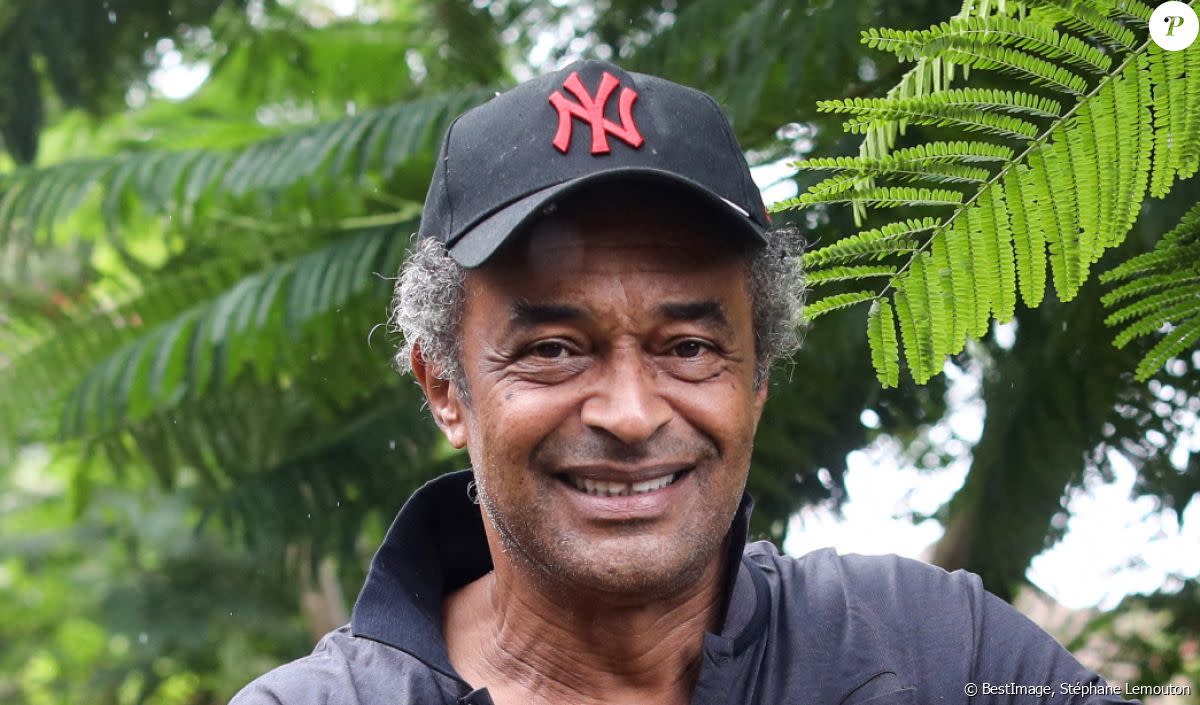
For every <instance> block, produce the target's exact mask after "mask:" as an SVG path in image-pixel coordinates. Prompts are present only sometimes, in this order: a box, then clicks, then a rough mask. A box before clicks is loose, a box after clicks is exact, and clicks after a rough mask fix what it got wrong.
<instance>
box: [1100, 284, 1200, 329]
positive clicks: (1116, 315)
mask: <svg viewBox="0 0 1200 705" xmlns="http://www.w3.org/2000/svg"><path fill="white" fill-rule="evenodd" d="M1196 298H1200V284H1190V285H1187V286H1177V287H1174V288H1172V289H1171V290H1170V291H1164V292H1162V293H1159V294H1154V295H1152V296H1147V297H1145V298H1143V299H1140V300H1138V301H1136V302H1134V303H1131V304H1129V305H1127V306H1124V307H1122V308H1119V309H1117V310H1116V311H1115V312H1113V313H1111V314H1109V315H1108V317H1107V318H1105V319H1104V323H1105V324H1106V325H1110V326H1115V325H1117V324H1120V323H1124V322H1125V321H1129V320H1131V319H1135V318H1143V317H1147V316H1149V317H1151V318H1154V319H1155V320H1159V321H1160V322H1167V321H1168V320H1169V317H1168V316H1165V314H1164V313H1163V312H1164V311H1166V310H1168V308H1169V307H1171V306H1174V305H1175V304H1178V303H1181V302H1189V301H1191V300H1192V299H1196ZM1192 305H1197V304H1195V303H1194V302H1193V304H1192Z"/></svg>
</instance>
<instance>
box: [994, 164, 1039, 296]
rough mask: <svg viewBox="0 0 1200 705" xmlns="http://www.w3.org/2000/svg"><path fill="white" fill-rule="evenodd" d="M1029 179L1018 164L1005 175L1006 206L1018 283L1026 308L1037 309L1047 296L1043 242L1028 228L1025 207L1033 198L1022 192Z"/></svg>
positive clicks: (1023, 167) (1027, 172) (1037, 230)
mask: <svg viewBox="0 0 1200 705" xmlns="http://www.w3.org/2000/svg"><path fill="white" fill-rule="evenodd" d="M1030 179H1031V176H1030V173H1029V167H1027V166H1025V165H1024V164H1020V165H1018V166H1016V167H1014V168H1013V169H1012V170H1010V171H1009V172H1008V173H1007V174H1005V175H1004V190H1005V204H1006V205H1007V206H1008V214H1009V218H1010V222H1011V224H1012V230H1013V232H1014V233H1015V235H1014V237H1013V253H1014V255H1015V257H1016V269H1017V284H1018V286H1019V287H1020V292H1021V299H1022V300H1023V301H1024V302H1025V305H1026V306H1029V307H1030V308H1036V307H1037V306H1038V305H1040V304H1041V303H1042V297H1044V296H1045V293H1046V239H1045V235H1044V234H1043V231H1042V229H1041V228H1037V227H1030V224H1029V223H1030V221H1029V217H1028V214H1027V212H1026V207H1027V206H1029V205H1033V204H1032V203H1031V200H1032V195H1028V196H1027V194H1026V193H1025V191H1024V184H1027V183H1029V181H1030Z"/></svg>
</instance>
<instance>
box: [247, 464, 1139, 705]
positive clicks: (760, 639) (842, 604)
mask: <svg viewBox="0 0 1200 705" xmlns="http://www.w3.org/2000/svg"><path fill="white" fill-rule="evenodd" d="M470 480H471V473H470V471H469V470H464V471H461V472H456V473H451V474H449V475H444V476H442V477H440V478H437V479H436V480H433V481H431V482H429V483H428V484H426V485H425V486H424V487H422V488H421V489H420V490H418V491H417V492H416V493H414V494H413V496H412V497H411V498H410V499H409V500H408V502H406V503H405V505H404V508H403V509H401V510H400V513H399V514H398V515H397V516H396V519H395V521H394V522H393V524H392V526H391V528H390V529H389V530H388V533H387V537H386V538H385V539H384V541H383V545H382V546H381V547H380V548H379V551H378V552H377V553H376V554H375V558H374V560H373V561H372V563H371V569H370V573H369V574H368V576H367V582H366V585H364V586H363V590H362V594H360V595H359V598H358V602H357V603H356V604H355V606H354V616H353V618H352V619H351V622H350V624H349V625H347V626H344V627H342V628H340V629H338V630H336V631H333V632H330V633H329V634H327V635H326V636H325V637H324V638H322V639H321V641H320V642H319V643H318V644H317V646H316V648H315V649H314V650H313V653H312V654H310V655H309V656H305V657H304V658H301V659H298V660H296V661H293V662H291V663H289V664H286V665H284V666H280V667H279V668H276V669H275V670H273V671H271V672H270V673H267V674H266V675H264V676H262V677H260V678H259V679H257V680H255V681H254V682H253V683H251V684H250V685H248V686H246V688H245V689H243V690H242V691H241V692H240V693H238V695H237V696H236V697H234V699H233V702H232V703H231V705H279V704H281V703H282V704H283V705H410V704H412V705H418V704H419V705H436V704H445V705H493V703H492V700H491V698H490V697H489V696H488V693H487V688H486V686H487V684H486V683H467V682H466V681H464V680H463V679H462V678H461V677H460V676H459V675H458V674H457V673H456V672H455V670H454V667H453V666H452V665H451V664H450V659H449V656H448V654H447V652H446V645H445V639H444V637H443V635H442V600H443V598H444V596H445V595H447V594H449V593H451V592H453V591H454V590H456V589H458V588H460V587H462V586H463V585H466V584H467V583H469V582H471V581H473V580H475V579H476V578H478V577H480V576H482V575H484V574H485V573H487V572H488V571H489V570H491V568H492V560H491V556H490V554H489V553H488V547H487V543H486V539H485V537H484V531H483V520H482V517H481V514H480V509H479V507H478V506H477V505H475V504H474V503H472V501H471V499H470V498H469V496H468V487H467V483H468V482H469V481H470ZM752 505H753V502H752V500H751V499H750V496H749V495H745V496H744V497H743V498H742V503H741V506H740V507H739V508H738V512H737V515H736V517H735V518H734V522H733V526H732V527H731V529H730V532H731V533H730V539H731V540H730V542H729V546H730V550H729V552H728V555H727V557H726V560H727V566H728V570H727V571H726V576H727V577H726V591H725V595H726V598H727V602H726V606H725V613H724V615H723V620H722V622H723V625H722V627H721V629H720V631H719V633H708V634H705V635H704V644H703V646H704V648H703V655H702V657H701V664H700V675H699V678H698V680H697V682H696V689H695V692H694V694H693V696H692V701H691V702H692V705H732V704H737V705H867V704H869V705H934V704H938V705H942V704H945V705H949V704H951V703H958V704H963V705H965V704H966V703H968V702H972V703H1053V704H1054V705H1064V704H1068V703H1083V702H1086V703H1090V704H1094V705H1099V704H1101V703H1124V702H1131V701H1126V700H1123V699H1122V698H1121V697H1120V696H1119V695H1112V694H1107V693H1106V692H1103V691H1106V690H1109V686H1107V684H1106V683H1105V681H1104V680H1103V679H1102V678H1100V677H1099V676H1098V675H1096V674H1095V673H1093V672H1091V671H1089V670H1088V669H1086V668H1084V667H1083V666H1081V665H1080V664H1079V663H1078V662H1077V661H1076V660H1075V659H1074V658H1073V657H1072V656H1071V655H1070V654H1069V653H1068V652H1067V651H1066V650H1065V649H1063V647H1062V646H1060V645H1059V644H1058V643H1057V642H1056V641H1055V640H1054V639H1053V638H1052V637H1050V635H1048V634H1047V633H1046V632H1044V631H1042V629H1040V628H1039V627H1038V626H1037V625H1035V624H1034V623H1033V622H1031V621H1029V620H1028V619H1027V618H1025V617H1024V616H1023V615H1022V614H1020V613H1019V612H1017V611H1016V610H1015V609H1013V608H1012V607H1011V606H1009V605H1008V604H1007V603H1006V602H1004V601H1003V600H1000V599H999V598H997V597H996V596H994V595H992V594H991V593H988V592H987V591H985V590H984V589H983V586H982V584H981V582H980V580H979V577H978V576H976V575H975V574H973V573H968V572H965V571H961V570H959V571H955V572H953V573H947V572H946V571H944V570H942V569H941V568H937V567H934V566H930V565H927V564H925V563H922V562H920V561H915V560H911V559H906V558H900V557H897V556H877V557H875V556H859V555H845V556H842V555H838V554H837V553H836V552H835V551H834V550H832V549H822V550H818V551H813V552H812V553H809V554H808V555H805V556H803V557H801V558H792V557H789V556H782V555H780V554H779V552H778V550H776V548H775V546H774V545H772V544H770V543H769V542H766V541H759V542H756V543H751V544H748V545H747V544H746V531H747V527H748V523H749V519H750V511H751V508H752ZM968 684H972V685H973V686H974V688H975V693H976V694H975V696H974V697H968V694H967V693H968V691H969V690H971V686H969V685H968ZM1133 702H1135V701H1133ZM564 705H569V704H564Z"/></svg>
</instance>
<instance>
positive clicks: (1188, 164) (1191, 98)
mask: <svg viewBox="0 0 1200 705" xmlns="http://www.w3.org/2000/svg"><path fill="white" fill-rule="evenodd" d="M1181 53H1182V54H1184V55H1185V56H1184V69H1183V81H1182V83H1183V85H1182V86H1181V90H1182V91H1183V92H1184V93H1185V94H1186V95H1187V101H1186V103H1185V104H1186V105H1187V106H1188V110H1187V111H1185V112H1184V121H1183V125H1184V126H1183V137H1182V138H1181V139H1180V144H1179V149H1180V162H1179V178H1181V179H1188V178H1191V177H1192V175H1194V174H1195V173H1196V171H1197V168H1200V52H1196V51H1185V52H1181Z"/></svg>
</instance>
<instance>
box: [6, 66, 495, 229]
mask: <svg viewBox="0 0 1200 705" xmlns="http://www.w3.org/2000/svg"><path fill="white" fill-rule="evenodd" d="M491 95H492V92H490V91H485V90H479V89H474V90H470V91H464V92H460V93H452V94H447V95H444V96H440V97H435V98H428V99H422V100H417V101H412V102H408V103H400V104H397V105H394V106H391V107H387V108H383V109H380V110H374V111H370V112H366V113H363V114H361V115H357V116H354V117H349V118H345V119H342V120H338V121H337V122H332V123H329V124H325V125H319V126H317V127H313V128H311V129H306V130H297V131H294V132H289V133H287V134H285V135H282V136H279V137H274V138H271V139H268V140H264V141H262V142H258V143H255V144H251V145H249V146H247V147H245V148H243V149H241V150H236V151H229V152H223V151H210V150H189V151H144V152H133V153H127V154H122V155H118V156H116V157H111V158H107V159H93V160H80V161H72V162H64V163H61V164H57V165H54V166H50V167H45V168H41V169H34V168H26V169H19V170H16V171H14V172H11V173H8V174H5V175H3V177H0V191H2V192H3V193H4V197H3V200H0V243H3V242H4V241H6V240H7V239H8V238H11V237H20V238H25V239H29V238H32V237H34V236H35V235H36V234H37V233H39V232H50V231H51V230H52V225H53V223H54V222H55V221H56V220H58V219H60V218H62V217H64V216H65V215H67V214H68V213H70V212H72V211H73V210H75V209H76V208H77V207H79V206H80V204H82V203H83V202H84V201H85V200H86V197H87V196H88V194H90V193H92V192H94V191H99V192H100V194H101V198H100V203H101V210H102V213H103V215H104V218H105V220H106V222H107V223H108V224H109V226H110V228H113V229H115V228H116V225H117V223H118V222H119V221H120V220H121V218H122V212H121V211H122V208H123V207H124V204H125V203H126V202H127V201H131V200H133V199H134V197H136V200H137V202H138V203H139V205H141V206H142V207H144V208H147V209H149V210H150V211H152V212H167V213H179V214H181V215H183V216H188V215H189V214H190V212H191V209H193V208H194V207H195V206H196V204H197V203H198V202H199V201H201V200H202V199H204V198H206V197H207V196H209V195H210V194H212V195H219V196H223V197H227V198H237V197H240V196H244V195H246V194H248V193H252V192H267V193H272V192H278V191H281V190H283V189H286V188H291V187H294V186H296V185H297V184H311V183H313V182H314V181H320V182H325V183H342V182H344V183H354V182H359V181H362V180H363V179H364V177H365V175H367V174H378V175H381V176H384V177H387V176H389V175H390V174H391V173H392V172H393V171H394V170H395V169H396V168H398V167H399V166H401V165H403V164H405V163H407V162H409V161H410V160H412V159H414V158H416V157H419V156H421V155H427V154H432V153H433V151H434V149H435V148H436V141H437V140H438V139H439V138H440V135H441V134H442V133H443V132H444V131H445V128H446V127H447V125H448V124H449V122H450V121H451V120H452V119H453V118H454V117H455V116H456V115H458V114H459V113H461V112H463V111H464V110H466V109H467V108H469V107H471V106H473V105H476V104H478V103H480V102H482V101H484V100H486V99H487V98H489V97H491Z"/></svg>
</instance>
